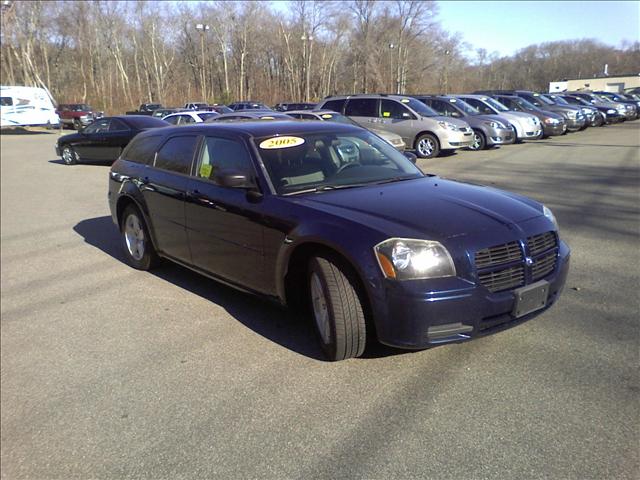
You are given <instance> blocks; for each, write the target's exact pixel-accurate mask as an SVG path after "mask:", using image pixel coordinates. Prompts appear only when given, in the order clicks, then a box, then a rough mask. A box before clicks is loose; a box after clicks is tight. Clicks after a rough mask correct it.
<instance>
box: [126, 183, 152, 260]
mask: <svg viewBox="0 0 640 480" xmlns="http://www.w3.org/2000/svg"><path fill="white" fill-rule="evenodd" d="M129 205H133V206H134V207H135V208H137V209H138V211H139V212H140V213H141V215H142V218H143V219H144V223H145V224H146V225H147V230H148V231H149V236H150V237H151V242H152V244H153V247H154V248H155V249H156V250H157V243H156V238H155V232H154V230H153V225H152V224H151V222H150V221H149V215H148V212H147V211H146V209H145V208H143V207H142V205H141V203H140V202H138V200H137V199H136V198H134V197H133V196H131V195H128V194H123V195H120V198H118V200H117V202H116V219H117V220H118V230H120V231H122V220H123V219H122V215H123V213H124V211H125V210H126V208H127V207H128V206H129Z"/></svg>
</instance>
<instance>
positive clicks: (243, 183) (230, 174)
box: [214, 170, 255, 188]
mask: <svg viewBox="0 0 640 480" xmlns="http://www.w3.org/2000/svg"><path fill="white" fill-rule="evenodd" d="M214 181H215V182H216V183H217V184H218V185H220V186H221V187H227V188H253V187H255V185H254V183H253V182H252V181H251V180H250V179H249V177H248V176H247V175H246V174H245V173H242V172H240V171H238V170H221V171H220V172H219V173H218V174H216V175H215V176H214Z"/></svg>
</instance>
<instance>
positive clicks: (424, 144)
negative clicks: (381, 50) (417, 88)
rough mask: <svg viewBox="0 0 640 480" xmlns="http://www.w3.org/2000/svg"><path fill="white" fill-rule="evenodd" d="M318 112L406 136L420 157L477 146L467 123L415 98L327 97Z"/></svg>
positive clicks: (405, 140)
mask: <svg viewBox="0 0 640 480" xmlns="http://www.w3.org/2000/svg"><path fill="white" fill-rule="evenodd" d="M318 109H327V110H333V111H335V112H338V113H342V114H343V115H345V116H347V117H349V118H351V119H352V120H354V121H355V122H356V123H358V124H359V125H362V126H363V127H365V128H366V127H367V126H369V125H375V127H376V128H380V129H383V130H386V131H389V132H392V133H396V134H398V135H400V136H401V137H402V140H403V141H404V143H405V144H407V147H408V148H410V149H415V152H416V155H417V156H418V157H420V158H433V157H437V156H438V155H439V154H440V153H444V152H445V151H453V150H456V149H458V148H466V147H468V146H470V145H471V144H472V143H473V130H472V129H471V127H470V126H469V124H468V123H467V122H465V121H464V120H459V119H457V118H450V117H441V116H439V115H438V114H437V113H436V112H435V111H434V110H433V109H431V108H429V107H427V106H426V105H425V104H424V103H422V102H421V101H419V100H416V99H415V98H412V97H405V96H401V95H387V94H361V95H336V96H329V97H326V98H325V99H324V100H322V101H321V102H320V103H319V104H318Z"/></svg>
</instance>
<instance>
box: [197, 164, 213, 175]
mask: <svg viewBox="0 0 640 480" xmlns="http://www.w3.org/2000/svg"><path fill="white" fill-rule="evenodd" d="M212 170H213V169H212V168H211V165H208V164H206V163H205V164H202V165H200V176H201V177H202V178H209V177H210V176H211V171H212Z"/></svg>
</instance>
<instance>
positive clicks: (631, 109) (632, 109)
mask: <svg viewBox="0 0 640 480" xmlns="http://www.w3.org/2000/svg"><path fill="white" fill-rule="evenodd" d="M593 94H594V95H597V96H599V97H600V98H602V99H603V100H609V101H611V102H616V103H621V104H623V105H624V106H625V109H626V110H625V117H626V118H627V120H635V119H637V118H638V107H639V106H640V102H638V101H636V100H630V99H628V98H625V97H623V96H622V95H619V94H617V93H613V92H593Z"/></svg>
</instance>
